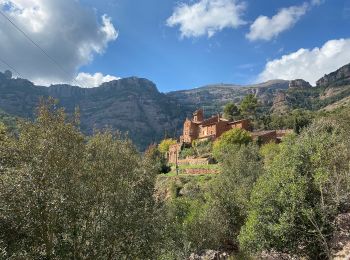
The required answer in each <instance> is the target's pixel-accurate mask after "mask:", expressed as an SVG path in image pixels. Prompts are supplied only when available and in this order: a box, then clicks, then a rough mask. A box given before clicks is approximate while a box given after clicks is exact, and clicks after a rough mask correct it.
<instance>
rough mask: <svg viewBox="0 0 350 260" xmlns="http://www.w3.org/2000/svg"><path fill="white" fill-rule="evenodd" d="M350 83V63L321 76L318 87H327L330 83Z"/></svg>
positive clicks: (334, 84)
mask: <svg viewBox="0 0 350 260" xmlns="http://www.w3.org/2000/svg"><path fill="white" fill-rule="evenodd" d="M349 83H350V63H349V64H347V65H345V66H343V67H341V68H340V69H338V70H336V71H334V72H332V73H330V74H327V75H325V76H324V77H322V78H320V79H319V80H318V81H317V82H316V85H317V86H318V87H327V86H329V85H333V86H337V85H338V86H339V85H340V84H341V85H346V84H348V85H349Z"/></svg>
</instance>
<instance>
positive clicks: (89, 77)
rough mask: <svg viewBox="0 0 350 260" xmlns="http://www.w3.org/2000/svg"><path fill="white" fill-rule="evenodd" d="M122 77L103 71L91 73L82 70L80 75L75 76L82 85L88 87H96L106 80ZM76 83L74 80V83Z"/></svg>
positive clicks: (76, 80)
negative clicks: (105, 73) (106, 73)
mask: <svg viewBox="0 0 350 260" xmlns="http://www.w3.org/2000/svg"><path fill="white" fill-rule="evenodd" d="M118 79H120V78H118V77H115V76H111V75H103V74H102V73H99V72H97V73H95V74H89V73H85V72H80V73H79V74H78V76H77V77H76V78H75V82H78V83H79V85H80V86H83V87H86V88H94V87H98V86H100V85H101V84H102V83H104V82H109V81H112V80H118ZM72 84H74V82H73V83H72Z"/></svg>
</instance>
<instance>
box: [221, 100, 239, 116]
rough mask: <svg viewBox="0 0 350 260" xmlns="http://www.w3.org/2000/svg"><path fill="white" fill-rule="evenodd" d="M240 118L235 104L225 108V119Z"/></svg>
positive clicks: (230, 103)
mask: <svg viewBox="0 0 350 260" xmlns="http://www.w3.org/2000/svg"><path fill="white" fill-rule="evenodd" d="M239 116H240V111H239V108H238V107H237V106H236V105H235V103H233V102H229V103H227V104H226V105H225V107H224V118H226V119H227V120H235V119H238V117H239Z"/></svg>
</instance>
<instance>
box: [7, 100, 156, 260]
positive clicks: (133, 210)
mask: <svg viewBox="0 0 350 260" xmlns="http://www.w3.org/2000/svg"><path fill="white" fill-rule="evenodd" d="M77 121H78V120H76V119H73V120H69V119H68V118H67V116H66V114H65V113H64V110H63V109H59V108H57V107H56V105H55V103H54V101H53V100H48V101H43V102H42V103H41V105H40V107H39V109H38V117H37V119H36V120H35V121H34V122H23V123H22V124H21V125H20V128H19V137H18V139H15V140H14V144H13V146H14V147H15V148H16V149H15V152H16V157H14V158H15V162H14V164H13V165H8V166H6V167H5V168H4V171H3V173H1V174H0V208H1V212H0V230H1V232H0V255H1V258H5V259H7V258H25V259H86V258H94V259H110V258H121V259H129V258H130V259H154V258H156V256H157V255H158V253H159V250H160V243H162V230H163V229H162V228H161V227H159V226H158V225H160V223H161V221H159V216H160V215H161V214H160V212H159V208H160V207H159V205H158V204H157V203H156V201H155V199H154V197H153V190H154V183H155V176H156V171H155V168H154V166H153V165H152V163H153V162H152V161H151V160H150V159H149V158H147V157H145V158H142V157H141V155H140V154H139V153H138V152H137V150H136V149H135V147H134V146H133V145H132V143H131V142H130V141H129V140H127V139H124V138H122V137H121V135H120V134H112V133H111V132H109V131H107V132H102V133H101V132H96V133H95V134H94V135H93V136H92V137H90V138H88V139H87V138H86V137H85V136H83V135H82V134H81V133H80V131H79V130H78V127H77V125H76V124H75V122H77ZM0 136H2V133H0ZM0 139H1V140H3V138H2V137H0ZM0 146H1V148H2V147H3V146H4V145H3V142H0Z"/></svg>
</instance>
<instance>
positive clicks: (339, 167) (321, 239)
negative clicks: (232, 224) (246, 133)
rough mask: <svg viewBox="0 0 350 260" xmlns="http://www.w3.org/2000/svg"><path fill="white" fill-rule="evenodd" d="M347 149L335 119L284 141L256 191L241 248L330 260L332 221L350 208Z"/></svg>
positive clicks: (346, 141) (244, 229)
mask: <svg viewBox="0 0 350 260" xmlns="http://www.w3.org/2000/svg"><path fill="white" fill-rule="evenodd" d="M346 147H347V148H346ZM349 147H350V140H349V136H348V134H346V131H345V129H344V128H342V127H341V126H340V125H339V124H337V122H336V121H333V120H321V121H319V122H316V123H314V124H312V125H311V126H310V127H309V128H307V129H306V130H304V131H303V132H302V134H301V136H300V137H297V136H290V137H288V138H287V139H285V140H284V142H283V143H282V144H281V147H280V152H279V153H278V154H277V155H276V156H275V157H274V159H273V160H272V162H271V163H269V164H268V165H267V168H266V174H264V175H262V176H261V177H260V178H259V179H258V181H257V183H256V185H255V187H254V189H253V192H252V196H251V205H250V210H249V214H248V218H247V222H246V224H245V225H244V227H243V228H242V230H241V233H240V236H239V240H240V245H241V247H242V248H243V249H246V250H250V251H253V252H256V251H262V250H268V251H269V250H276V251H279V252H286V253H289V254H292V255H298V256H308V257H309V258H310V259H319V258H327V259H328V258H330V249H329V246H328V242H329V240H330V238H331V235H332V231H333V229H332V228H333V225H332V223H333V220H334V217H335V216H336V214H338V213H339V212H340V211H341V209H344V208H347V207H348V205H349V202H348V201H349V197H350V189H349V181H350V180H349V176H348V170H349V165H348V162H349V159H350V154H349V153H348V149H349Z"/></svg>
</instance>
